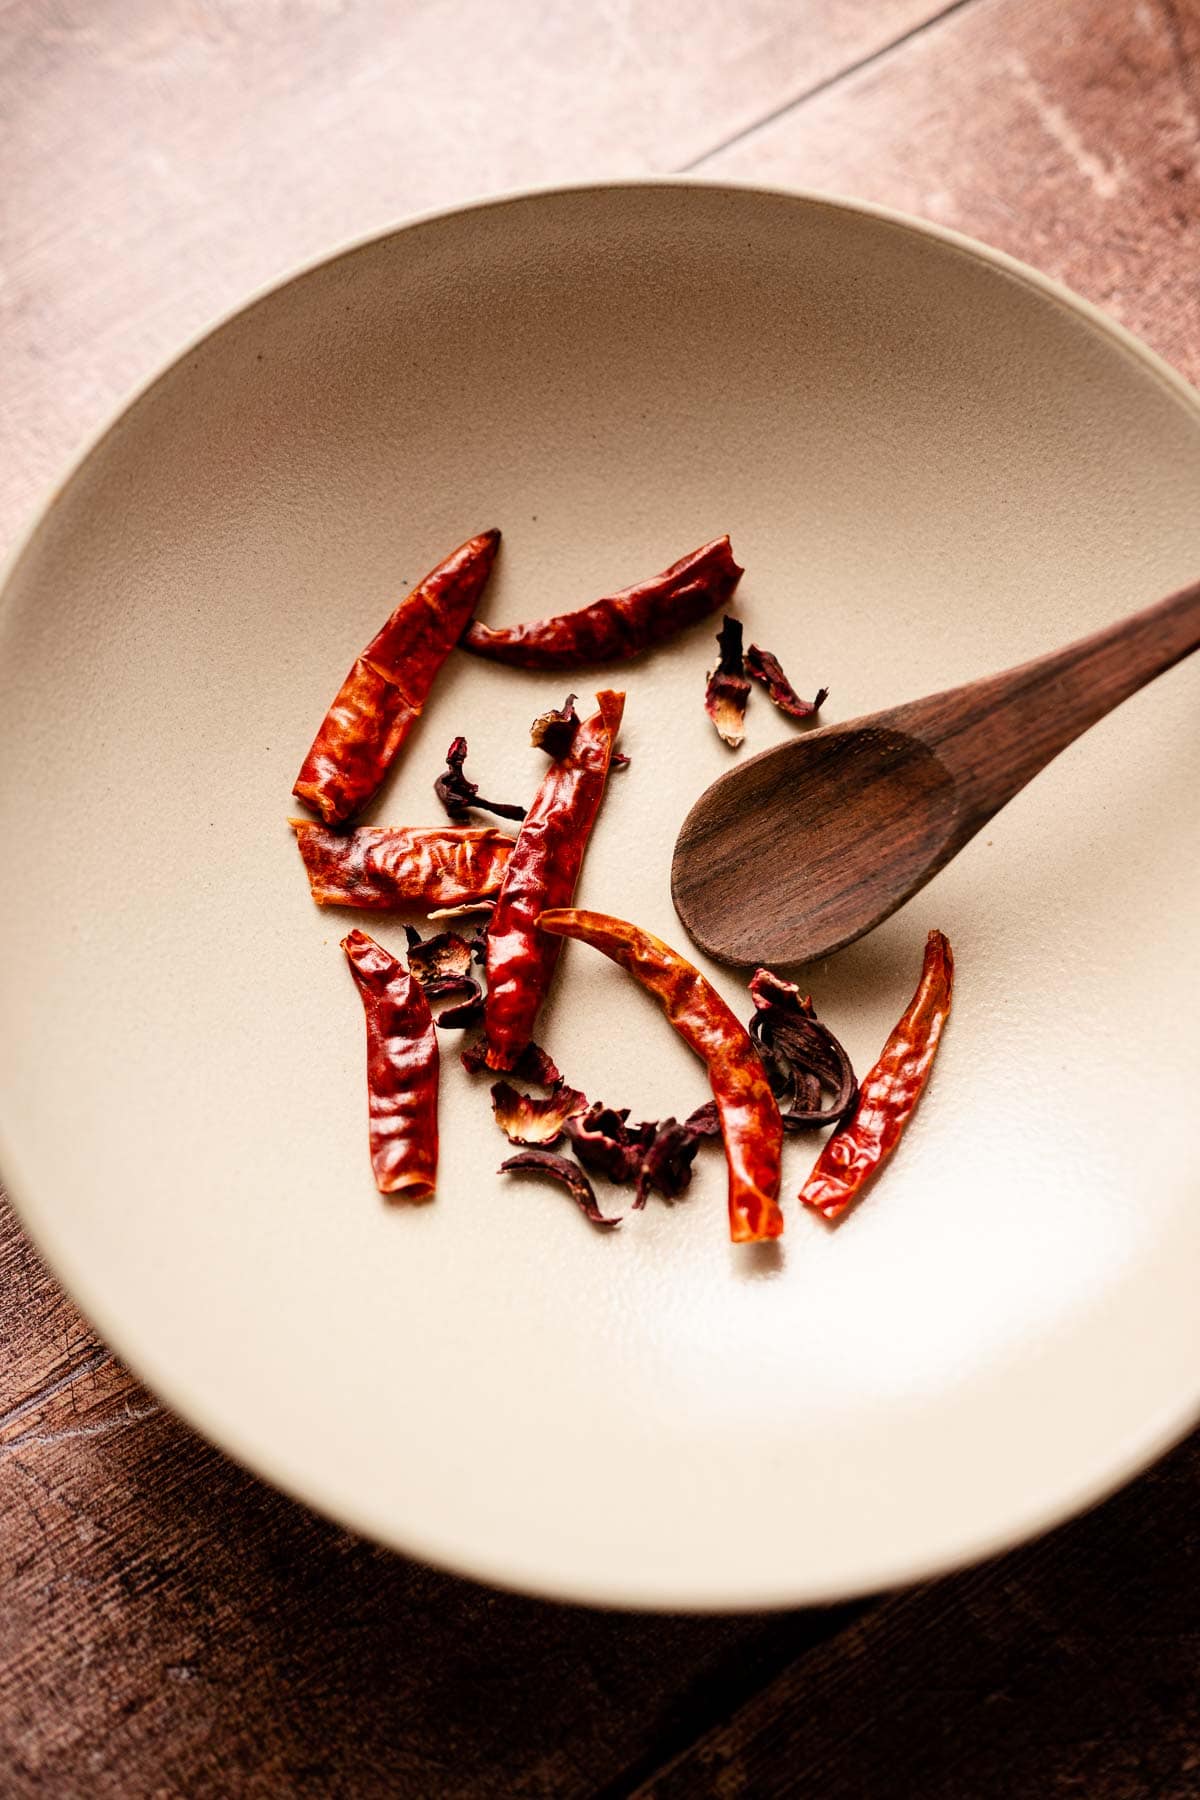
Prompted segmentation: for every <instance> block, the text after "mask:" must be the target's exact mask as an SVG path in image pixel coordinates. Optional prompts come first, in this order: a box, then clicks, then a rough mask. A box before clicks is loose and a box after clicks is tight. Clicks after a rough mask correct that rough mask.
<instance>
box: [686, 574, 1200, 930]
mask: <svg viewBox="0 0 1200 1800" xmlns="http://www.w3.org/2000/svg"><path fill="white" fill-rule="evenodd" d="M1198 645H1200V582H1195V583H1193V584H1192V585H1191V586H1190V587H1186V588H1181V589H1180V590H1179V591H1178V592H1177V593H1174V594H1169V595H1168V596H1167V598H1166V599H1165V600H1160V601H1158V602H1157V603H1156V604H1155V605H1153V606H1148V607H1145V608H1143V610H1142V611H1141V612H1136V613H1133V614H1131V615H1130V617H1129V618H1127V619H1122V620H1119V621H1118V622H1117V623H1116V624H1115V625H1110V626H1107V627H1106V628H1105V629H1104V630H1102V631H1097V632H1093V633H1092V634H1091V635H1090V636H1089V637H1085V638H1080V639H1079V640H1078V641H1077V642H1076V643H1074V644H1069V645H1068V646H1067V647H1066V649H1064V650H1059V651H1056V652H1054V653H1052V654H1051V655H1049V656H1043V657H1039V658H1038V659H1037V660H1036V661H1034V662H1029V663H1023V664H1022V665H1021V666H1020V667H1019V668H1016V669H1009V670H1007V671H1006V672H1005V673H1004V674H1001V675H990V676H985V677H984V678H983V679H982V680H980V681H972V682H968V683H967V684H966V685H965V686H964V687H959V688H953V689H951V690H950V691H949V692H947V693H943V694H933V695H931V696H930V697H929V698H928V699H926V700H914V701H912V702H911V703H910V704H909V705H907V706H897V707H892V708H891V709H890V710H888V711H886V712H881V713H876V714H874V715H873V716H871V717H869V718H864V719H854V720H851V721H850V723H849V724H846V725H830V726H827V727H825V728H824V729H823V730H820V731H814V732H810V733H809V734H808V735H807V736H805V737H801V738H797V739H795V740H793V741H792V742H791V743H788V744H780V745H778V746H777V747H776V748H775V749H774V750H766V751H764V752H763V753H762V755H761V756H755V757H752V758H751V759H750V761H749V762H746V763H742V764H741V765H740V766H739V767H738V768H736V769H733V770H731V771H730V773H729V774H727V775H723V776H721V778H720V780H718V781H715V782H714V783H713V784H712V786H711V787H710V788H708V789H707V790H706V791H705V792H704V793H703V794H702V795H701V796H700V798H699V800H697V802H696V804H695V805H694V806H693V807H692V810H691V811H690V812H689V814H688V816H687V818H686V819H685V820H684V822H683V827H682V829H681V831H680V833H679V837H678V839H677V840H676V844H675V855H674V859H673V861H672V865H671V895H672V898H673V900H674V902H675V910H676V912H677V913H678V914H679V917H680V919H681V920H682V921H683V924H684V926H685V927H686V929H687V931H688V933H689V934H690V936H691V937H692V938H693V939H694V940H695V942H696V943H697V944H699V946H700V948H701V949H702V950H705V951H707V952H708V954H709V955H710V956H712V957H715V958H716V960H717V961H718V962H727V963H733V964H735V965H740V966H747V965H749V964H751V963H755V962H766V963H802V962H815V961H816V960H817V959H818V958H819V957H822V956H829V955H830V954H831V953H832V952H833V951H835V950H840V949H842V948H843V947H844V946H845V945H846V944H850V943H853V942H854V940H855V939H856V938H860V937H862V936H863V934H864V932H867V931H871V930H872V929H873V928H874V927H875V926H876V925H879V924H881V923H882V922H883V920H884V919H886V918H887V917H888V916H889V915H890V914H891V913H893V912H895V910H896V908H897V907H898V906H902V905H903V903H904V902H905V901H906V900H907V899H908V898H909V896H910V895H912V894H915V893H916V891H917V889H918V888H920V887H923V886H924V884H925V883H926V882H927V881H928V880H929V879H930V878H931V877H932V876H934V875H936V874H937V872H938V870H939V869H941V868H944V867H945V865H946V863H948V862H949V860H950V858H951V857H952V856H954V855H956V854H957V852H958V851H959V850H961V849H962V847H963V845H964V844H965V843H967V841H968V840H969V839H970V838H972V837H974V835H975V833H976V832H977V831H978V830H979V828H980V826H982V825H985V824H986V823H987V821H988V820H989V819H990V818H991V817H992V815H993V814H994V813H995V812H997V811H998V810H999V808H1000V807H1002V806H1003V805H1004V804H1005V803H1006V802H1007V801H1008V800H1011V799H1012V796H1013V795H1014V794H1015V793H1017V792H1018V790H1019V789H1020V788H1022V787H1024V785H1025V783H1026V782H1027V781H1029V780H1030V779H1031V778H1032V777H1033V776H1034V775H1036V774H1037V772H1038V770H1039V769H1041V768H1043V767H1044V766H1045V764H1046V763H1048V762H1049V761H1051V759H1052V758H1053V757H1055V756H1057V755H1058V753H1059V751H1060V750H1062V749H1064V748H1065V747H1066V745H1067V744H1069V743H1070V742H1071V741H1072V740H1073V739H1074V738H1077V737H1078V736H1079V735H1080V733H1081V732H1083V731H1086V730H1087V729H1088V727H1089V725H1094V724H1095V723H1096V721H1097V719H1100V718H1103V716H1104V714H1105V713H1107V712H1111V710H1112V708H1113V707H1114V706H1119V705H1120V703H1121V701H1122V700H1127V699H1128V698H1129V696H1130V694H1132V693H1135V692H1136V691H1137V689H1138V688H1140V687H1144V686H1145V684H1146V683H1147V682H1148V681H1152V680H1153V679H1154V677H1155V676H1156V675H1161V674H1162V673H1163V671H1164V670H1166V669H1169V668H1170V667H1171V666H1172V665H1173V664H1174V663H1177V662H1179V661H1180V660H1181V659H1182V658H1183V657H1185V656H1188V655H1190V653H1191V652H1192V651H1193V650H1195V649H1196V648H1197V646H1198Z"/></svg>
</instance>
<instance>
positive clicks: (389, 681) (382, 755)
mask: <svg viewBox="0 0 1200 1800" xmlns="http://www.w3.org/2000/svg"><path fill="white" fill-rule="evenodd" d="M499 543H500V533H499V532H498V531H483V532H480V534H479V536H478V537H473V538H468V540H467V542H466V543H465V544H460V545H459V547H458V549H457V550H455V551H453V552H452V553H451V555H449V556H448V557H447V558H446V560H445V561H444V562H440V563H439V564H438V565H437V567H436V568H435V569H432V570H430V572H429V574H428V575H426V577H425V579H424V580H423V581H420V582H418V583H417V586H416V587H415V588H414V589H413V590H412V592H411V594H406V595H405V597H404V599H403V600H402V601H401V602H400V604H399V606H398V607H397V608H396V610H395V612H394V613H393V614H392V616H391V618H390V619H389V620H388V621H387V624H386V625H384V626H383V627H382V628H381V629H380V630H379V631H377V632H376V634H375V636H374V637H373V638H372V639H371V642H370V643H369V644H368V645H367V647H366V649H365V650H364V651H363V653H362V655H361V656H359V657H357V658H356V660H355V663H354V666H353V668H352V669H351V670H350V673H349V674H348V675H347V677H346V679H345V681H343V683H342V685H341V687H340V688H339V689H338V691H337V694H336V696H335V698H334V702H333V705H332V706H331V707H330V708H329V711H328V712H327V713H326V715H325V718H324V719H323V721H322V723H321V729H320V730H319V731H318V732H317V735H316V737H315V738H314V739H313V743H312V748H311V749H310V750H309V753H308V755H307V756H306V757H305V759H304V765H303V767H302V768H301V770H300V773H299V775H298V776H297V777H296V785H295V787H294V788H293V789H292V792H293V793H294V794H295V795H296V797H297V798H298V799H300V800H303V802H304V804H305V805H306V806H311V807H312V809H313V811H314V812H318V813H320V815H321V817H322V818H323V819H324V821H325V823H326V824H327V825H340V824H342V823H344V822H345V820H347V819H349V818H350V817H351V816H352V815H353V814H354V813H356V812H357V811H358V810H359V808H360V807H362V806H365V805H366V803H367V801H368V800H369V799H370V798H371V796H372V794H374V793H375V792H376V790H377V789H378V787H379V784H380V783H381V782H382V780H383V778H384V776H385V774H386V773H387V770H388V765H389V764H390V763H391V761H392V758H393V757H394V756H395V754H396V752H397V750H399V748H400V746H401V744H402V743H403V742H404V740H405V738H406V737H407V736H408V734H409V732H410V731H411V729H412V727H413V724H414V723H415V721H416V719H417V718H418V716H419V715H420V712H421V708H422V707H423V706H424V704H425V700H426V697H427V695H428V693H429V690H430V688H431V687H432V686H433V681H434V677H435V676H436V674H437V672H438V670H439V669H440V668H441V666H442V664H443V663H444V662H445V660H446V658H447V656H448V655H449V654H450V652H451V650H452V649H453V648H454V645H455V644H456V642H457V641H458V638H459V636H460V635H461V633H462V630H463V627H464V626H465V625H466V623H467V621H468V620H469V618H470V617H471V614H472V613H473V612H474V611H475V607H476V604H477V602H478V600H479V596H480V594H481V593H482V592H483V585H484V583H485V582H486V580H487V578H488V576H489V574H490V573H491V568H492V564H493V562H494V561H495V560H496V550H497V548H498V546H499Z"/></svg>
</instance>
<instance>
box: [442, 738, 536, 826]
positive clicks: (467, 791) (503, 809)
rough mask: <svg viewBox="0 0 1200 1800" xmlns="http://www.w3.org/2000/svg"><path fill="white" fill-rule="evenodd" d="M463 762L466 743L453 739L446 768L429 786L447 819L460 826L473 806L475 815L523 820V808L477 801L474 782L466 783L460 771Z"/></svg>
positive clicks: (477, 791) (465, 755)
mask: <svg viewBox="0 0 1200 1800" xmlns="http://www.w3.org/2000/svg"><path fill="white" fill-rule="evenodd" d="M466 760H467V740H466V738H465V737H456V738H455V740H454V742H453V743H452V744H451V746H450V748H449V749H448V750H447V752H446V767H445V770H444V771H443V773H442V774H441V775H439V776H438V778H437V780H436V781H435V782H434V784H433V791H434V793H435V794H436V795H437V797H438V799H439V800H440V801H441V803H442V805H443V806H444V807H445V809H446V811H447V813H448V814H449V816H450V817H451V818H452V819H454V820H456V821H457V822H458V823H460V824H462V823H464V822H465V821H466V819H467V817H468V814H469V812H470V810H471V808H472V807H473V808H474V809H475V811H476V812H490V813H495V814H496V816H497V818H500V819H523V818H524V817H525V808H524V807H523V806H507V805H505V803H504V802H503V801H502V800H481V799H480V798H479V784H478V782H474V781H468V780H467V777H466V774H465V772H464V770H463V764H464V763H465V762H466Z"/></svg>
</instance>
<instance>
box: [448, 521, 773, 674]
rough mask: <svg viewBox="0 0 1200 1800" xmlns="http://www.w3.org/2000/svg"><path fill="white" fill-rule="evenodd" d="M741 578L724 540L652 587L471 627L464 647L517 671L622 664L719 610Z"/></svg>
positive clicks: (645, 585) (687, 559)
mask: <svg viewBox="0 0 1200 1800" xmlns="http://www.w3.org/2000/svg"><path fill="white" fill-rule="evenodd" d="M741 574H742V571H741V568H740V566H739V565H738V564H737V563H736V562H734V560H733V551H732V549H731V548H730V544H729V539H728V537H719V538H714V539H713V541H712V543H711V544H703V545H701V547H700V549H699V550H693V551H692V552H691V554H690V555H688V556H684V557H681V558H680V560H679V561H678V562H677V563H672V564H671V567H670V568H669V569H664V570H663V572H662V574H661V575H655V576H654V577H653V578H652V579H651V580H650V581H642V582H639V583H638V584H637V585H636V586H635V587H628V588H623V589H622V590H621V592H620V593H618V594H608V595H606V596H605V597H604V599H603V600H594V601H593V602H592V604H591V605H590V606H584V607H581V608H580V610H579V611H578V612H570V613H559V614H557V615H556V616H555V617H554V618H552V619H533V620H531V621H530V622H529V623H528V624H527V625H510V626H509V627H508V628H507V629H506V630H500V631H496V630H493V628H492V627H491V626H490V625H480V624H479V623H478V622H477V621H476V622H475V623H473V624H471V625H470V626H468V628H467V630H466V632H465V633H464V634H463V639H462V645H463V649H464V650H471V651H473V652H474V654H475V655H476V656H489V657H491V659H492V661H493V662H502V663H511V664H512V666H513V667H514V668H518V669H578V668H582V667H584V666H586V665H587V664H589V663H606V662H625V661H626V660H627V659H628V658H629V657H631V656H638V655H639V654H640V653H641V652H642V651H643V650H648V649H650V647H651V646H652V645H654V644H661V643H662V642H663V641H664V639H666V638H669V637H673V636H674V635H675V633H676V632H677V631H682V630H683V629H684V627H685V626H687V625H694V624H695V622H696V620H697V619H704V618H707V617H708V615H709V613H710V612H715V611H716V609H717V607H718V606H724V605H725V604H726V603H727V602H728V600H729V597H730V595H731V594H732V593H733V590H734V588H735V587H736V586H737V584H738V582H739V580H740V579H741Z"/></svg>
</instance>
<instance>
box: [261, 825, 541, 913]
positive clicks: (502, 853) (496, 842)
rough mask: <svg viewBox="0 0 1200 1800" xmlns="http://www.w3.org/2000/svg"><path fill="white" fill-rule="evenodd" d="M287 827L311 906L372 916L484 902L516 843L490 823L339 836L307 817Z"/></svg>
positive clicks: (367, 829) (377, 828)
mask: <svg viewBox="0 0 1200 1800" xmlns="http://www.w3.org/2000/svg"><path fill="white" fill-rule="evenodd" d="M291 824H292V829H293V831H294V832H295V833H296V842H297V844H298V845H299V847H300V854H301V856H302V857H303V858H304V867H305V868H306V869H307V871H308V882H309V887H310V888H311V889H312V897H313V899H314V900H315V901H316V903H317V905H318V906H359V907H365V908H368V909H371V910H374V911H376V912H386V911H388V910H389V909H390V908H395V907H407V908H410V909H424V910H427V911H428V910H429V909H431V908H433V907H436V906H464V905H468V904H471V903H472V902H475V901H480V900H489V899H491V898H492V897H493V896H494V895H496V894H498V893H499V892H500V883H501V882H502V880H503V879H504V871H505V868H506V867H507V865H508V859H509V855H510V853H511V851H512V847H513V844H514V843H515V842H516V839H515V838H511V837H509V836H508V835H507V834H506V833H505V832H503V831H497V830H496V828H495V827H494V826H492V825H481V826H473V825H457V826H456V825H441V826H433V827H431V828H429V829H425V828H423V827H417V826H409V825H360V826H359V828H358V830H357V831H349V832H345V833H342V832H337V831H330V830H329V828H328V826H326V825H317V824H315V823H314V822H313V821H312V820H310V819H293V820H292V821H291Z"/></svg>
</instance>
